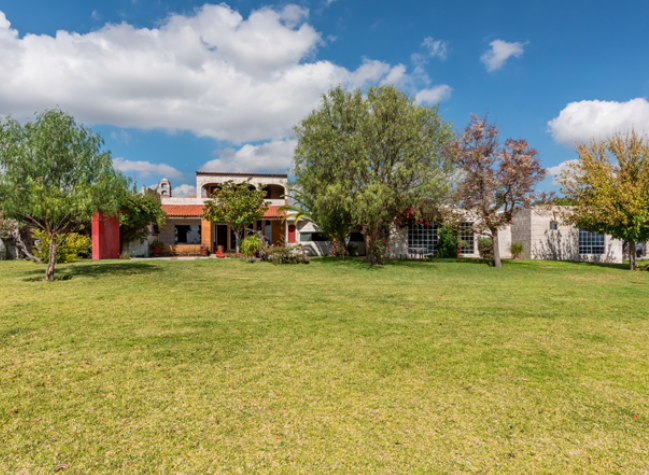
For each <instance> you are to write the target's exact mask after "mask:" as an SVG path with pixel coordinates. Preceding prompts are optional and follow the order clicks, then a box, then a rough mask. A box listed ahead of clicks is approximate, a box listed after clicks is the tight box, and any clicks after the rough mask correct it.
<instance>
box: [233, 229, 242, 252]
mask: <svg viewBox="0 0 649 475" xmlns="http://www.w3.org/2000/svg"><path fill="white" fill-rule="evenodd" d="M239 242H241V231H240V230H237V229H235V230H234V250H235V251H236V252H237V254H238V253H239Z"/></svg>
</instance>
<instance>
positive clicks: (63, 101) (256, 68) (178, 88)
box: [0, 4, 414, 144]
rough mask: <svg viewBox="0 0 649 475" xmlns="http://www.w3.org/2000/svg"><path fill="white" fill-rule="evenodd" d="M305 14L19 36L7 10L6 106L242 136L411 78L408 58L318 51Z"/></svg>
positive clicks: (273, 135)
mask: <svg viewBox="0 0 649 475" xmlns="http://www.w3.org/2000/svg"><path fill="white" fill-rule="evenodd" d="M307 17H308V10H306V9H304V8H302V7H299V6H296V5H287V6H285V7H283V8H281V9H279V10H275V9H271V8H262V9H260V10H256V11H253V12H252V13H251V14H250V15H249V16H248V18H243V17H242V16H241V15H240V14H239V13H238V12H237V11H236V10H233V9H231V8H230V7H228V6H227V5H225V4H220V5H209V4H206V5H204V6H203V7H201V8H199V9H197V10H195V11H194V12H193V13H191V14H188V15H180V14H172V15H170V16H169V17H168V18H166V19H164V20H163V21H162V22H161V23H160V26H159V27H158V28H151V29H149V28H137V27H135V26H132V25H130V24H128V23H126V22H122V23H120V24H106V25H104V26H103V27H102V28H100V29H98V30H95V31H91V32H89V33H75V32H68V31H63V30H59V31H57V33H56V35H55V36H48V35H35V34H29V33H27V34H24V35H23V36H22V37H20V36H19V35H18V31H16V30H13V29H11V28H10V23H9V22H8V21H7V19H6V18H5V15H4V13H2V12H0V84H1V85H2V86H1V87H0V114H6V113H12V114H13V115H14V116H15V117H17V118H27V117H31V114H32V113H33V112H34V111H36V110H42V109H45V108H51V107H56V106H60V107H61V108H62V109H64V110H66V111H69V112H70V113H72V114H73V115H74V116H75V118H76V119H77V120H78V121H80V122H83V123H87V124H109V125H113V126H117V127H124V128H129V127H132V128H139V129H154V128H162V129H166V130H169V131H174V130H188V131H191V132H193V133H194V134H196V135H197V136H208V137H214V138H216V139H218V140H224V141H230V142H232V143H234V144H239V143H244V142H249V141H260V140H280V139H284V138H285V137H288V136H290V134H291V128H292V127H293V125H295V124H296V123H297V122H299V121H300V120H301V119H302V118H303V117H304V116H305V115H307V114H308V113H309V112H310V111H311V110H312V109H313V108H315V107H317V105H318V103H319V101H320V97H321V94H322V93H323V92H325V91H326V90H327V89H329V88H330V87H331V86H333V85H337V84H342V85H344V86H346V87H353V86H357V87H362V86H364V85H367V84H368V83H380V82H382V80H384V79H385V80H387V81H388V82H394V81H395V78H397V79H400V80H401V81H402V82H403V83H405V82H404V76H406V73H405V68H404V67H403V66H401V65H397V66H391V65H389V64H387V63H383V62H380V61H372V60H369V59H365V60H363V63H362V64H361V66H360V67H359V68H358V69H357V70H356V71H353V70H349V69H346V68H344V67H341V66H338V65H336V64H333V63H332V62H330V61H322V60H316V59H314V55H315V52H316V50H317V48H318V46H320V45H322V44H323V40H322V38H321V34H320V33H319V32H317V31H316V30H315V29H314V28H313V27H312V26H311V25H309V24H308V23H307ZM413 87H414V86H413Z"/></svg>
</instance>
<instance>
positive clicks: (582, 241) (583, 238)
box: [579, 229, 604, 255]
mask: <svg viewBox="0 0 649 475" xmlns="http://www.w3.org/2000/svg"><path fill="white" fill-rule="evenodd" d="M579 254H596V255H601V254H604V235H603V234H599V233H591V232H588V231H584V230H583V229H580V230H579Z"/></svg>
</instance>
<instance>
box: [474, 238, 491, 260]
mask: <svg viewBox="0 0 649 475" xmlns="http://www.w3.org/2000/svg"><path fill="white" fill-rule="evenodd" d="M478 252H480V257H482V258H483V259H493V257H494V242H493V239H491V238H489V237H487V238H480V239H478Z"/></svg>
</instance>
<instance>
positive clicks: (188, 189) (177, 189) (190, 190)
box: [171, 185, 196, 198]
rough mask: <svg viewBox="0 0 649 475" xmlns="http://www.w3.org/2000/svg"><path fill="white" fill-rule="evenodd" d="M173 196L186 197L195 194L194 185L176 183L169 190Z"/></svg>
mask: <svg viewBox="0 0 649 475" xmlns="http://www.w3.org/2000/svg"><path fill="white" fill-rule="evenodd" d="M171 196H173V197H174V198H187V197H188V196H196V187H195V186H192V185H178V186H174V187H173V190H172V192H171Z"/></svg>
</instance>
